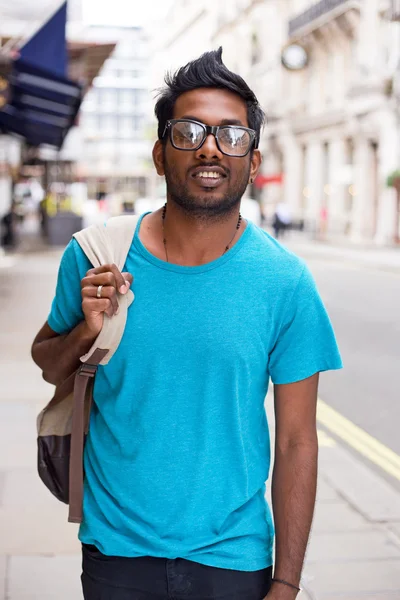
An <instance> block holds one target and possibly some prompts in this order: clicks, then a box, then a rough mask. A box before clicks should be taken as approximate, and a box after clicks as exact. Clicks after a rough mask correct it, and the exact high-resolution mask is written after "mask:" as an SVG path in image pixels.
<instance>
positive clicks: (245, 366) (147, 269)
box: [33, 49, 341, 600]
mask: <svg viewBox="0 0 400 600" xmlns="http://www.w3.org/2000/svg"><path fill="white" fill-rule="evenodd" d="M221 54H222V49H220V50H218V51H216V52H209V53H206V54H204V55H203V56H201V57H200V58H199V59H197V60H195V61H193V62H191V63H189V64H188V65H186V66H185V67H183V68H181V69H180V70H179V71H178V72H177V73H176V74H175V75H174V76H169V77H167V79H166V87H165V88H164V89H163V90H162V92H161V94H160V97H159V99H158V102H157V105H156V116H157V119H158V137H159V139H158V140H157V142H156V143H155V146H154V151H153V158H154V164H155V167H156V170H157V173H158V174H159V175H164V176H165V178H166V183H167V204H166V207H165V208H164V209H161V210H158V211H156V212H154V213H150V214H145V215H144V216H142V218H141V219H140V221H139V224H138V228H137V231H136V233H135V236H134V239H133V243H132V246H131V250H130V253H129V256H128V258H127V261H126V266H125V269H124V272H123V273H120V272H118V270H117V269H116V267H115V266H114V265H107V266H104V267H101V268H97V269H92V268H91V265H90V264H88V261H87V259H86V258H85V256H84V255H83V253H82V251H81V250H80V248H79V246H78V245H77V243H76V242H75V241H72V242H71V243H70V245H69V246H68V247H67V249H66V251H65V254H64V256H63V259H62V261H61V266H60V272H59V277H58V284H57V291H56V296H55V299H54V302H53V306H52V309H51V313H50V316H49V318H48V322H47V323H46V324H45V325H44V327H43V328H42V330H41V331H40V332H39V334H38V336H37V337H36V340H35V342H34V345H33V357H34V359H35V361H36V362H37V364H38V365H39V366H40V367H41V368H42V370H43V372H44V377H45V378H46V379H47V380H48V381H50V382H52V383H54V384H57V383H59V382H61V381H62V380H63V379H64V378H65V377H66V376H67V375H68V374H69V373H71V372H72V371H73V370H74V369H75V368H76V367H77V365H78V364H79V357H80V356H81V355H82V354H84V353H85V352H86V351H87V350H88V349H89V348H90V347H91V345H92V343H93V341H94V339H95V338H96V336H97V335H98V333H99V331H100V330H101V327H102V323H103V315H104V313H106V314H107V315H109V316H112V315H113V314H114V313H115V312H116V311H117V310H118V295H117V290H118V293H120V294H124V293H126V292H127V290H128V288H129V287H130V286H133V290H134V292H135V301H134V303H133V304H132V306H131V307H130V309H129V314H128V320H127V325H126V330H125V333H124V336H123V339H122V342H121V345H120V346H119V348H118V351H117V352H116V354H115V355H114V357H113V358H112V360H111V361H110V363H109V364H108V365H107V366H105V367H102V368H100V369H99V371H98V374H97V377H96V383H95V389H94V400H95V403H94V406H93V409H92V414H91V422H90V432H89V436H88V439H87V443H86V447H85V462H84V466H85V494H84V521H83V523H82V526H81V528H80V534H79V537H80V540H81V541H82V543H83V575H82V582H83V590H84V596H85V598H86V599H87V600H100V599H101V600H128V599H129V600H138V599H139V598H140V599H144V598H145V599H146V600H152V599H153V600H161V599H166V598H170V599H172V598H175V599H179V600H180V599H183V598H192V599H194V598H196V599H197V600H200V599H206V598H210V599H211V598H218V599H219V600H228V599H229V600H234V599H239V598H240V599H241V600H259V599H261V598H265V597H266V596H267V595H268V600H286V599H287V600H291V599H293V598H295V597H296V595H297V593H298V587H299V581H300V576H301V570H302V564H303V559H304V554H305V550H306V545H307V540H308V535H309V530H310V526H311V521H312V515H313V508H314V501H315V489H316V477H317V434H316V418H315V411H316V398H317V386H318V373H319V372H320V371H324V370H327V369H336V368H340V366H341V362H340V357H339V354H338V350H337V347H336V342H335V339H334V335H333V332H332V328H331V325H330V322H329V319H328V317H327V315H326V312H325V310H324V307H323V305H322V302H321V300H320V298H319V296H318V293H317V291H316V289H315V285H314V282H313V280H312V278H311V276H310V274H309V272H308V270H307V268H306V267H305V266H304V264H303V263H302V262H301V261H300V260H299V259H298V258H296V257H295V256H294V255H292V254H291V253H289V252H288V251H287V250H285V249H283V248H282V247H281V246H280V245H279V244H278V243H277V242H276V241H274V240H273V239H272V238H271V237H270V236H269V235H268V234H267V233H265V232H264V231H262V230H260V229H258V228H257V227H256V226H255V225H253V224H251V223H250V222H248V223H246V222H245V221H244V220H243V219H242V218H241V216H240V200H241V197H242V195H243V193H244V191H245V189H246V186H247V185H248V183H249V182H250V181H251V180H252V179H254V177H255V176H256V174H257V171H258V169H259V166H260V162H261V156H260V152H259V150H258V149H257V145H258V140H259V136H260V129H261V125H262V122H263V118H264V115H263V112H262V110H261V108H260V106H259V104H258V102H257V99H256V97H255V95H254V93H253V92H252V91H251V90H250V89H249V87H248V86H247V84H246V83H245V82H244V81H243V79H242V78H240V77H239V76H237V75H235V74H234V73H232V72H230V71H229V70H228V69H227V68H226V67H225V65H224V64H223V63H222V58H221ZM133 277H134V280H133ZM99 286H103V287H101V288H100V290H101V298H100V299H98V298H97V297H96V296H97V292H98V290H99ZM270 378H271V379H272V381H273V383H274V384H275V414H276V448H275V464H274V474H273V480H272V494H273V510H274V517H275V528H276V555H275V565H274V578H273V580H272V563H273V556H272V553H273V540H274V528H273V523H272V518H271V513H270V510H269V508H268V505H267V504H266V501H265V481H266V480H267V478H268V472H269V467H270V447H269V431H268V424H267V420H266V415H265V410H264V398H265V395H266V392H267V388H268V382H269V379H270Z"/></svg>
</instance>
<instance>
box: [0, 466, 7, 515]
mask: <svg viewBox="0 0 400 600" xmlns="http://www.w3.org/2000/svg"><path fill="white" fill-rule="evenodd" d="M5 482H6V472H5V471H0V506H2V504H3V502H4V489H5Z"/></svg>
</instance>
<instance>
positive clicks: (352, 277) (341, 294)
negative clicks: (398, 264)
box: [306, 259, 400, 455]
mask: <svg viewBox="0 0 400 600" xmlns="http://www.w3.org/2000/svg"><path fill="white" fill-rule="evenodd" d="M306 260H307V263H308V265H309V267H310V269H311V271H312V272H313V274H314V277H315V279H316V281H317V284H318V287H319V290H320V293H321V295H322V297H323V300H324V302H325V305H326V307H327V309H328V312H329V315H330V317H331V320H332V323H333V326H334V329H335V332H336V336H337V340H338V343H339V347H340V351H341V354H342V358H343V362H344V369H343V370H342V371H336V372H329V373H325V374H322V375H321V383H320V396H321V398H322V399H323V400H324V401H325V402H326V403H328V404H329V405H330V406H332V407H333V408H334V409H336V410H337V411H338V412H340V413H341V414H342V415H344V416H345V417H347V418H348V419H350V420H351V421H352V422H353V423H355V424H356V425H358V426H359V427H361V428H363V429H364V430H365V431H367V432H368V433H369V434H371V435H373V436H374V437H375V438H376V439H377V440H379V441H380V442H382V443H383V444H385V445H386V446H387V447H389V448H391V449H392V450H393V451H395V452H396V453H397V454H399V455H400V273H390V272H384V271H379V270H376V269H368V268H365V267H361V266H360V267H357V266H355V265H346V264H345V263H343V262H336V261H335V262H334V261H326V260H321V259H306Z"/></svg>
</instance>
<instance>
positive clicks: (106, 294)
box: [82, 285, 119, 314]
mask: <svg viewBox="0 0 400 600" xmlns="http://www.w3.org/2000/svg"><path fill="white" fill-rule="evenodd" d="M97 291H98V287H96V286H92V285H90V286H87V287H84V288H83V289H82V298H96V300H104V299H105V298H107V299H108V300H110V301H111V304H112V307H113V313H112V314H116V313H117V312H118V310H119V304H118V298H117V292H116V289H115V288H114V287H112V286H111V285H108V286H105V287H102V289H101V296H100V298H97Z"/></svg>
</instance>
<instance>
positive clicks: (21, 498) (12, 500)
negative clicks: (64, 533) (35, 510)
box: [0, 467, 58, 512]
mask: <svg viewBox="0 0 400 600" xmlns="http://www.w3.org/2000/svg"><path fill="white" fill-rule="evenodd" d="M0 475H1V474H0ZM3 476H4V489H3V494H2V502H1V503H0V506H1V507H2V508H4V509H7V508H15V507H21V508H22V509H25V508H26V506H27V504H29V506H31V507H32V506H36V507H40V508H41V510H42V512H43V510H49V511H50V512H51V511H52V510H53V509H55V510H58V507H57V508H55V504H56V503H58V501H57V499H55V498H54V496H52V494H51V493H50V492H49V490H48V489H47V488H46V486H45V485H44V484H43V483H42V481H41V479H40V477H39V475H38V473H37V471H36V470H35V471H33V470H32V469H31V468H24V467H20V468H14V469H12V470H7V471H5V472H3ZM0 484H1V478H0ZM0 497H1V496H0Z"/></svg>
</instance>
